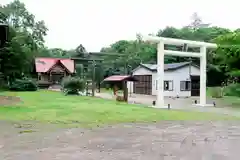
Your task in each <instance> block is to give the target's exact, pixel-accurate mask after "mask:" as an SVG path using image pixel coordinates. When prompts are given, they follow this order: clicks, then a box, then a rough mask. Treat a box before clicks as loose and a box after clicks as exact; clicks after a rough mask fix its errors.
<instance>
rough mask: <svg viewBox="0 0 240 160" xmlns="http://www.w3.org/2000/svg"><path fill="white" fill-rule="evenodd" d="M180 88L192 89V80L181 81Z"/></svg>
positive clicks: (182, 89) (184, 89)
mask: <svg viewBox="0 0 240 160" xmlns="http://www.w3.org/2000/svg"><path fill="white" fill-rule="evenodd" d="M180 90H181V91H190V90H191V82H190V81H181V82H180Z"/></svg>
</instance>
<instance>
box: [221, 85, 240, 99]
mask: <svg viewBox="0 0 240 160" xmlns="http://www.w3.org/2000/svg"><path fill="white" fill-rule="evenodd" d="M224 93H225V95H226V96H236V97H240V84H239V83H232V84H229V85H228V86H227V87H226V88H225V90H224Z"/></svg>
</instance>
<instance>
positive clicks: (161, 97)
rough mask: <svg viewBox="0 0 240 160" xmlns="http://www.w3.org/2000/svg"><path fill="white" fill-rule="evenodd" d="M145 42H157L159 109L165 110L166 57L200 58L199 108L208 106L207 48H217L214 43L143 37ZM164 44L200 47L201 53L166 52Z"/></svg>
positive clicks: (157, 105)
mask: <svg viewBox="0 0 240 160" xmlns="http://www.w3.org/2000/svg"><path fill="white" fill-rule="evenodd" d="M142 39H143V40H145V41H151V42H157V43H158V47H157V80H158V92H157V104H156V107H157V108H163V107H165V105H164V55H172V56H182V57H198V58H200V104H198V105H199V106H207V103H206V66H207V55H206V50H207V48H217V45H216V44H214V43H206V42H197V41H190V40H183V39H174V38H164V37H156V36H142ZM164 44H169V45H176V46H181V45H187V46H188V47H200V53H194V52H181V51H172V50H165V49H164Z"/></svg>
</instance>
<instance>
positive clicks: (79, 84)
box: [62, 77, 86, 95]
mask: <svg viewBox="0 0 240 160" xmlns="http://www.w3.org/2000/svg"><path fill="white" fill-rule="evenodd" d="M85 86H86V82H85V81H84V80H83V79H80V78H79V77H66V78H64V79H63V81H62V88H63V92H65V93H66V94H73V95H79V92H80V91H84V90H85Z"/></svg>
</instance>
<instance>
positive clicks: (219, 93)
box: [210, 87, 223, 98]
mask: <svg viewBox="0 0 240 160" xmlns="http://www.w3.org/2000/svg"><path fill="white" fill-rule="evenodd" d="M210 93H211V96H212V97H213V98H222V97H223V89H222V88H221V87H213V88H211V90H210Z"/></svg>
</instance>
